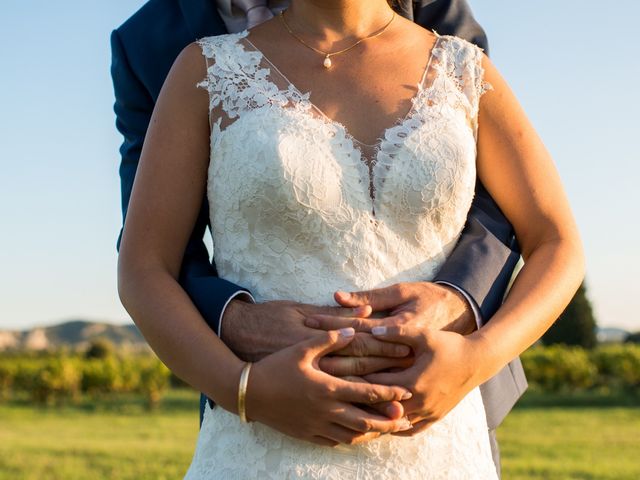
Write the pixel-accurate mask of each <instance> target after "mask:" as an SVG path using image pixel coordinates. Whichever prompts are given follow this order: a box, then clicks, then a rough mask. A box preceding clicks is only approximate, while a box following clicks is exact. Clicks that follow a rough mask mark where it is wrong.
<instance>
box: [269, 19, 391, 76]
mask: <svg viewBox="0 0 640 480" xmlns="http://www.w3.org/2000/svg"><path fill="white" fill-rule="evenodd" d="M284 12H285V10H282V11H281V12H280V14H279V15H278V16H279V17H280V20H282V23H283V24H284V27H285V28H286V29H287V31H288V32H289V33H290V34H291V36H292V37H293V38H295V39H296V40H298V41H299V42H300V43H302V44H303V45H304V46H305V47H307V48H310V49H311V50H313V51H314V52H317V53H319V54H321V55H323V56H324V62H323V65H324V67H325V68H330V67H331V65H332V62H331V58H330V57H332V56H334V55H338V54H340V53H344V52H346V51H348V50H351V49H352V48H354V47H355V46H357V45H359V44H360V43H361V42H364V41H365V40H368V39H370V38H374V37H377V36H378V35H381V34H382V33H383V32H384V31H385V30H386V29H387V27H388V26H389V25H391V22H393V20H394V18H396V12H393V13H392V15H391V20H389V21H388V22H387V24H386V25H385V26H384V27H382V28H381V29H380V30H378V31H377V32H374V33H372V34H370V35H367V36H366V37H363V38H361V39H359V40H358V41H357V42H356V43H354V44H353V45H351V46H350V47H347V48H343V49H342V50H338V51H337V52H323V51H322V50H319V49H317V48H315V47H313V46H311V45H309V44H308V43H307V42H305V41H304V40H303V39H302V38H300V37H299V36H298V35H296V34H295V33H293V30H291V27H289V24H288V23H287V21H286V20H285V18H284Z"/></svg>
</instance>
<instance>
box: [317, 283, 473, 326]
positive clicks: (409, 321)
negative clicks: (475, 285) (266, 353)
mask: <svg viewBox="0 0 640 480" xmlns="http://www.w3.org/2000/svg"><path fill="white" fill-rule="evenodd" d="M334 298H335V300H336V301H337V302H338V303H339V304H340V305H342V306H343V307H345V308H351V309H357V308H362V309H364V308H366V307H367V306H369V307H371V309H372V310H373V313H374V317H377V318H372V317H370V316H367V317H366V318H364V317H361V318H357V315H355V314H352V315H349V316H346V315H345V316H338V315H331V314H316V315H313V316H311V317H309V319H308V320H307V321H306V322H305V324H306V325H307V326H308V327H312V328H319V329H322V330H335V329H339V328H346V327H353V328H355V329H356V330H357V331H360V332H370V331H371V329H372V328H373V327H375V326H387V327H392V326H400V325H408V326H411V327H414V328H417V329H433V330H445V331H450V332H456V333H459V334H461V335H467V334H469V333H472V332H473V331H474V330H476V321H475V317H474V314H473V311H472V310H471V307H470V305H469V303H468V302H467V300H466V299H465V298H464V296H462V294H461V293H459V292H458V291H456V290H455V289H454V288H451V287H449V286H446V285H440V284H437V283H431V282H414V283H397V284H395V285H392V286H390V287H385V288H379V289H376V290H368V291H363V292H351V293H348V292H336V294H335V295H334ZM376 314H377V315H376ZM380 317H382V318H380Z"/></svg>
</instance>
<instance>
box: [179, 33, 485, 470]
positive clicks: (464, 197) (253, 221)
mask: <svg viewBox="0 0 640 480" xmlns="http://www.w3.org/2000/svg"><path fill="white" fill-rule="evenodd" d="M247 35H248V32H247V31H244V32H240V33H236V34H229V35H222V36H217V37H209V38H204V39H202V40H200V41H199V42H198V43H199V44H200V46H201V47H202V51H203V53H204V56H205V58H206V59H207V64H208V68H207V75H206V78H205V79H204V80H203V81H202V82H201V83H199V86H200V87H204V88H206V89H207V90H208V92H209V98H210V119H211V127H212V128H211V158H210V166H209V172H208V185H207V195H208V199H209V205H210V218H211V228H212V236H213V247H214V257H215V262H216V266H217V269H218V273H219V274H220V275H221V277H223V278H225V279H227V280H230V281H232V282H235V283H237V284H239V285H242V286H244V287H247V288H248V289H249V290H250V291H251V292H252V294H253V295H254V297H255V298H256V300H257V301H259V302H261V301H268V300H279V299H287V300H295V301H300V302H307V303H312V304H324V305H327V304H333V292H334V291H336V290H339V289H342V290H360V289H369V288H374V287H380V286H383V285H388V284H392V283H396V282H399V281H416V280H429V279H431V278H433V276H434V275H435V273H436V272H437V270H438V269H439V268H440V267H441V266H442V263H443V262H444V260H445V259H446V257H447V255H448V254H449V253H450V252H451V250H452V249H453V247H454V245H455V243H456V241H457V239H458V236H459V235H460V232H461V230H462V228H463V225H464V223H465V220H466V216H467V212H468V210H469V208H470V205H471V201H472V198H473V194H474V187H475V159H476V138H475V137H476V132H477V114H478V106H479V99H480V96H481V94H482V93H483V91H484V90H485V89H486V88H487V86H486V85H485V84H484V82H483V80H482V73H483V72H482V67H481V63H480V61H481V51H480V49H478V48H477V47H475V46H473V45H471V44H470V43H467V42H465V41H464V40H461V39H459V38H456V37H450V36H442V37H438V39H437V42H436V45H435V47H434V48H433V51H432V53H431V58H430V61H429V65H428V66H427V69H426V70H425V73H424V76H423V79H422V80H421V82H420V84H419V85H418V90H417V93H416V95H415V96H414V97H413V100H412V106H411V110H410V111H409V112H408V113H407V115H406V116H405V117H404V118H402V119H399V120H398V121H397V122H396V123H395V124H394V125H393V126H391V127H390V128H388V129H387V130H386V131H385V132H384V135H383V136H382V137H381V138H380V139H379V140H378V142H377V143H376V144H375V145H365V144H362V143H360V142H358V141H357V140H356V139H355V138H353V137H352V136H351V135H350V134H349V132H348V131H347V129H346V128H345V126H344V125H341V124H340V123H338V122H336V121H333V120H331V119H330V118H328V117H327V116H326V115H325V114H323V113H322V111H320V110H319V109H318V108H317V107H315V106H314V105H313V104H312V103H311V102H310V99H309V93H303V92H301V91H299V90H298V89H297V88H296V87H295V86H294V85H293V84H291V83H290V82H289V81H288V80H287V79H286V78H285V77H284V76H283V75H282V74H281V73H280V72H279V71H278V70H277V68H276V67H275V66H274V65H272V64H270V62H269V61H268V60H267V59H266V58H265V57H264V55H263V54H262V53H261V52H260V51H259V50H258V49H257V48H256V47H255V46H254V45H253V44H252V43H251V42H249V40H248V39H247V38H246V37H247ZM186 478H188V479H204V478H219V479H232V478H238V479H247V478H256V479H257V478H260V479H268V478H273V479H285V478H314V479H316V478H317V479H340V480H343V479H360V480H362V479H379V480H386V479H389V480H390V479H394V480H395V479H471V478H477V479H483V480H487V479H495V478H496V472H495V467H494V465H493V462H492V459H491V451H490V446H489V438H488V434H487V425H486V419H485V413H484V407H483V405H482V399H481V396H480V393H479V390H478V389H474V390H473V391H472V392H471V393H470V394H469V395H468V396H467V397H465V399H464V400H463V401H462V402H461V403H460V404H459V405H458V406H457V407H456V408H454V409H453V410H452V411H451V412H450V413H449V414H448V415H447V416H446V417H445V418H444V419H443V420H441V421H440V422H438V423H437V424H436V425H434V426H433V427H431V428H430V429H429V430H428V431H427V432H425V433H423V434H419V435H416V436H414V437H411V438H400V437H392V436H385V437H383V438H380V439H378V440H375V441H372V442H369V443H367V444H365V445H361V446H349V447H348V446H341V447H339V448H335V449H332V448H327V447H319V446H316V445H312V444H309V443H305V442H301V441H298V440H294V439H292V438H288V437H286V436H285V435H282V434H280V433H279V432H277V431H275V430H273V429H271V428H269V427H266V426H264V425H260V424H249V425H246V424H241V423H240V422H239V420H238V418H237V417H236V416H234V415H232V414H230V413H228V412H226V411H224V410H222V409H220V408H214V409H213V410H211V409H209V408H208V407H207V409H206V411H205V417H204V423H203V425H202V429H201V431H200V436H199V438H198V446H197V448H196V453H195V455H194V459H193V463H192V465H191V467H190V469H189V472H188V474H187V477H186Z"/></svg>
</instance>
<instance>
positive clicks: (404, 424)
mask: <svg viewBox="0 0 640 480" xmlns="http://www.w3.org/2000/svg"><path fill="white" fill-rule="evenodd" d="M412 428H413V425H411V422H410V421H409V419H408V418H406V417H405V418H403V419H402V421H401V422H400V430H399V431H400V432H406V431H407V430H411V429H412Z"/></svg>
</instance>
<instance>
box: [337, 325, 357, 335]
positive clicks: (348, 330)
mask: <svg viewBox="0 0 640 480" xmlns="http://www.w3.org/2000/svg"><path fill="white" fill-rule="evenodd" d="M355 334H356V331H355V330H354V329H353V328H351V327H348V328H341V329H340V335H342V336H343V337H353V336H354V335H355Z"/></svg>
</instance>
